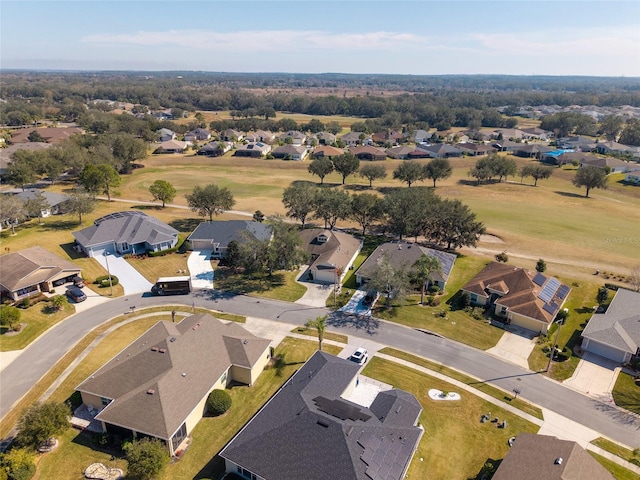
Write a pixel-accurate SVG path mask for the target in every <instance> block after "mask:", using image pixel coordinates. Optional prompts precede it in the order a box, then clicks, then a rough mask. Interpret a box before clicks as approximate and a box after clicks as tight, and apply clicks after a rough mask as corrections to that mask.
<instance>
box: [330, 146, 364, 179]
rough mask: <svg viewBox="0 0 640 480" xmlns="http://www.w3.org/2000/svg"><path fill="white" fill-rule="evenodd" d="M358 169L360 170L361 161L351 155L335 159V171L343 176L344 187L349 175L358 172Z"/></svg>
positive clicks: (346, 154) (339, 156) (347, 154)
mask: <svg viewBox="0 0 640 480" xmlns="http://www.w3.org/2000/svg"><path fill="white" fill-rule="evenodd" d="M358 168H360V160H359V159H358V157H356V156H355V155H352V154H351V153H345V154H344V155H338V156H337V157H334V158H333V169H334V170H335V171H336V172H338V173H339V174H340V175H342V185H344V182H345V181H346V180H347V177H348V176H349V175H352V174H354V173H356V172H357V171H358Z"/></svg>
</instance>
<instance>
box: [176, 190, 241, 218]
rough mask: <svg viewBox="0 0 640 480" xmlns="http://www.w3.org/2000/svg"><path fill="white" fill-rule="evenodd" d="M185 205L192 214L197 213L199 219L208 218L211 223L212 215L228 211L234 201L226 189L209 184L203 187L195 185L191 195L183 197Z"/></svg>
mask: <svg viewBox="0 0 640 480" xmlns="http://www.w3.org/2000/svg"><path fill="white" fill-rule="evenodd" d="M185 198H186V199H187V204H188V205H189V208H190V209H191V211H192V212H197V213H198V215H200V216H201V217H206V216H208V217H209V221H210V222H212V221H213V216H214V215H219V214H221V213H222V212H224V211H225V210H230V209H231V208H232V207H233V206H234V205H235V204H236V201H235V200H234V198H233V195H232V194H231V191H230V190H229V189H228V188H227V187H219V186H218V185H214V184H209V185H206V186H204V187H201V186H200V185H196V186H195V187H194V188H193V192H192V193H188V194H186V195H185Z"/></svg>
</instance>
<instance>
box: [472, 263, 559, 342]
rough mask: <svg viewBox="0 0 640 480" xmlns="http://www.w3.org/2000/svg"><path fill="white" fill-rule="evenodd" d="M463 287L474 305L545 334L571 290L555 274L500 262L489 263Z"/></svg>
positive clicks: (520, 325)
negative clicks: (546, 273)
mask: <svg viewBox="0 0 640 480" xmlns="http://www.w3.org/2000/svg"><path fill="white" fill-rule="evenodd" d="M461 290H462V291H463V292H468V293H469V294H470V296H471V303H472V304H473V305H479V306H481V307H485V308H489V309H491V310H492V312H494V313H495V315H496V316H497V317H499V318H501V319H504V321H505V323H506V324H507V325H515V326H518V327H521V328H525V329H527V330H531V331H533V332H536V333H541V334H545V335H546V334H547V332H548V331H549V327H550V326H551V324H552V323H553V321H554V320H555V318H556V315H557V314H558V312H559V311H560V309H561V308H562V306H563V305H564V302H565V301H566V299H567V296H568V295H569V293H570V292H571V288H569V287H568V286H567V285H564V284H563V283H562V282H560V280H558V279H556V278H554V277H548V276H546V275H544V274H542V273H539V272H530V271H529V270H525V269H524V268H518V267H514V266H512V265H507V264H504V263H498V262H491V263H489V264H488V265H487V266H486V267H485V268H483V269H482V271H480V273H478V274H477V275H476V276H475V277H473V279H471V280H470V281H469V282H468V283H467V284H466V285H465V286H463V287H462V289H461Z"/></svg>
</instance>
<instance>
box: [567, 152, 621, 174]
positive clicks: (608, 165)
mask: <svg viewBox="0 0 640 480" xmlns="http://www.w3.org/2000/svg"><path fill="white" fill-rule="evenodd" d="M579 162H580V168H582V167H586V166H592V167H598V168H603V169H605V170H607V171H608V172H609V173H626V171H627V169H628V167H629V162H625V161H624V160H620V159H619V158H616V157H596V156H590V157H584V158H582V159H580V160H579Z"/></svg>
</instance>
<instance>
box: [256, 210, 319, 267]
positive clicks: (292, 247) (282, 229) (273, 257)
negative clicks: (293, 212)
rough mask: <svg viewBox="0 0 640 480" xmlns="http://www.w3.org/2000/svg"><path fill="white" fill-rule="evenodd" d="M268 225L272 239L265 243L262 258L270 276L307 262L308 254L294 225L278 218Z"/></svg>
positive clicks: (270, 221)
mask: <svg viewBox="0 0 640 480" xmlns="http://www.w3.org/2000/svg"><path fill="white" fill-rule="evenodd" d="M269 224H270V225H271V228H272V229H273V237H272V239H271V241H270V242H269V241H267V242H265V245H266V253H265V255H264V258H265V261H266V265H265V266H266V268H267V271H268V272H269V274H270V275H271V274H272V273H273V272H274V271H275V270H293V269H295V268H298V267H299V266H300V265H303V264H304V263H306V262H307V261H308V260H309V254H308V252H307V251H306V250H305V248H304V246H303V245H302V239H301V238H300V235H298V229H297V228H296V227H295V226H294V225H291V224H290V223H286V222H284V221H282V220H281V219H278V218H275V219H271V220H269Z"/></svg>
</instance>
